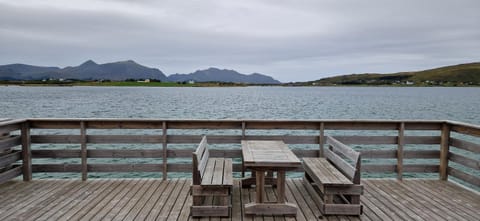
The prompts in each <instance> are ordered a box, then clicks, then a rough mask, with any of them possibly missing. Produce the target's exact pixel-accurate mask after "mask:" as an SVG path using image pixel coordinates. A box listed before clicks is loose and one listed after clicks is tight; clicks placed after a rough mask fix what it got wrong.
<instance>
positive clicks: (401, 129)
mask: <svg viewBox="0 0 480 221" xmlns="http://www.w3.org/2000/svg"><path fill="white" fill-rule="evenodd" d="M404 145H405V123H404V122H402V123H400V125H399V128H398V146H397V179H398V180H402V178H403V146H404Z"/></svg>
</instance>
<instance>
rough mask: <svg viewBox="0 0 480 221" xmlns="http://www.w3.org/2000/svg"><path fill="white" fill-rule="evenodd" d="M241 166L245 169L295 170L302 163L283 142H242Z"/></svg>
mask: <svg viewBox="0 0 480 221" xmlns="http://www.w3.org/2000/svg"><path fill="white" fill-rule="evenodd" d="M242 154H243V164H244V166H246V167H268V168H286V169H288V168H297V167H300V166H302V162H301V161H300V159H298V157H297V156H296V155H295V154H294V153H293V152H292V151H291V150H290V149H289V148H288V146H287V145H286V144H285V143H284V142H283V141H278V140H242Z"/></svg>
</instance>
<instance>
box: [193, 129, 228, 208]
mask: <svg viewBox="0 0 480 221" xmlns="http://www.w3.org/2000/svg"><path fill="white" fill-rule="evenodd" d="M207 145H208V144H207V137H205V136H204V137H203V138H202V141H201V142H200V144H199V145H198V148H197V149H196V150H195V152H193V156H192V157H193V159H192V163H193V173H192V176H193V183H192V188H191V193H192V197H193V205H192V206H191V210H190V211H191V215H192V217H199V216H222V217H228V216H230V210H231V199H230V197H231V191H232V186H233V175H232V159H229V158H211V157H209V151H208V147H207Z"/></svg>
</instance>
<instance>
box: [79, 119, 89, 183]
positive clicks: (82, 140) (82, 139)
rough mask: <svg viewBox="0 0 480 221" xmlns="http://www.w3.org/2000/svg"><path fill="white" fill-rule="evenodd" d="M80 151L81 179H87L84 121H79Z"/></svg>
mask: <svg viewBox="0 0 480 221" xmlns="http://www.w3.org/2000/svg"><path fill="white" fill-rule="evenodd" d="M80 145H81V146H80V148H81V150H80V152H81V157H82V180H83V181H85V180H87V172H88V165H87V129H86V126H85V121H80Z"/></svg>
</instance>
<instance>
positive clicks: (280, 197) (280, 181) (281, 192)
mask: <svg viewBox="0 0 480 221" xmlns="http://www.w3.org/2000/svg"><path fill="white" fill-rule="evenodd" d="M277 202H278V203H285V170H279V171H277Z"/></svg>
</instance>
